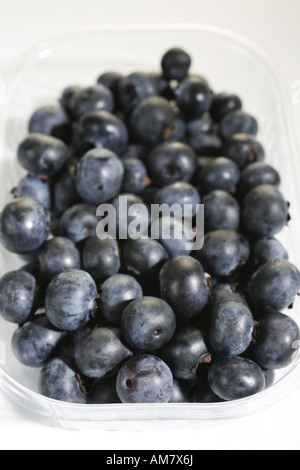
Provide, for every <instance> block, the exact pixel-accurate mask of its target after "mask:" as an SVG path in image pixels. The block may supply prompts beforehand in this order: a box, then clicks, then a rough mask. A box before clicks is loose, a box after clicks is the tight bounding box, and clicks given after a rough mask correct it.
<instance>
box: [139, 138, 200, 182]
mask: <svg viewBox="0 0 300 470" xmlns="http://www.w3.org/2000/svg"><path fill="white" fill-rule="evenodd" d="M147 168H148V171H149V176H150V177H151V178H152V179H153V181H154V183H155V184H156V185H157V186H159V187H163V186H165V185H168V184H173V183H176V182H178V181H183V182H189V181H190V180H191V179H192V177H193V175H194V173H195V171H196V168H197V157H196V155H195V152H194V151H193V150H192V149H191V147H189V146H188V145H186V144H184V143H181V142H171V143H166V144H162V145H159V146H158V147H156V148H155V149H154V150H153V151H152V152H150V154H149V156H148V158H147Z"/></svg>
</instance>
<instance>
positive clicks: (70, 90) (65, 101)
mask: <svg viewBox="0 0 300 470" xmlns="http://www.w3.org/2000/svg"><path fill="white" fill-rule="evenodd" d="M81 90H82V87H80V86H79V85H69V86H67V87H66V88H64V89H63V91H62V94H61V96H60V99H59V103H60V106H61V107H62V109H63V110H64V111H65V113H66V114H67V116H68V117H69V119H70V121H74V117H73V115H72V100H73V98H74V96H75V95H76V93H79V91H81Z"/></svg>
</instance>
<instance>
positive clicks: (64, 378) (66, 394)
mask: <svg viewBox="0 0 300 470" xmlns="http://www.w3.org/2000/svg"><path fill="white" fill-rule="evenodd" d="M39 392H40V393H41V394H42V395H44V396H46V397H48V398H52V399H54V400H58V401H62V402H67V403H79V404H87V394H86V392H85V391H84V390H83V388H82V385H81V381H80V375H79V373H78V371H77V369H76V366H74V365H73V363H72V361H70V359H68V358H64V357H56V358H54V359H51V360H50V361H49V362H48V363H47V364H46V365H45V366H44V367H43V369H42V371H41V373H40V378H39Z"/></svg>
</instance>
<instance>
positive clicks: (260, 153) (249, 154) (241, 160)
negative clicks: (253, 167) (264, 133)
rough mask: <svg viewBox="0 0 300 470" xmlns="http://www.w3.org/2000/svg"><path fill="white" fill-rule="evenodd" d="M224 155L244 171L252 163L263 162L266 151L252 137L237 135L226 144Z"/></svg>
mask: <svg viewBox="0 0 300 470" xmlns="http://www.w3.org/2000/svg"><path fill="white" fill-rule="evenodd" d="M223 155H225V157H228V158H230V160H233V161H234V162H235V163H236V164H237V165H238V167H239V168H241V169H242V168H245V166H247V165H249V164H250V163H255V162H261V161H263V160H264V159H265V150H264V148H263V146H262V145H261V143H260V142H258V140H256V139H255V138H254V137H253V136H252V135H249V134H235V135H233V136H232V137H230V138H229V139H227V140H226V141H225V142H224V146H223Z"/></svg>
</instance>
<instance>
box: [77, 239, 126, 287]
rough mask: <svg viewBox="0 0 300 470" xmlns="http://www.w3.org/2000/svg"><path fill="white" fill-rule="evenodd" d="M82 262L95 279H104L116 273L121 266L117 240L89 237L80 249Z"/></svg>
mask: <svg viewBox="0 0 300 470" xmlns="http://www.w3.org/2000/svg"><path fill="white" fill-rule="evenodd" d="M82 264H83V268H84V270H85V271H87V272H88V273H89V274H90V275H91V276H92V277H93V278H94V279H95V280H96V281H104V280H105V279H107V278H109V277H110V276H113V275H115V274H117V273H118V272H119V270H120V267H121V263H120V255H119V247H118V242H117V241H116V240H113V239H110V238H107V239H104V240H100V239H99V238H98V237H90V238H89V239H88V240H86V242H85V244H84V247H83V250H82Z"/></svg>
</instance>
